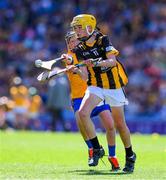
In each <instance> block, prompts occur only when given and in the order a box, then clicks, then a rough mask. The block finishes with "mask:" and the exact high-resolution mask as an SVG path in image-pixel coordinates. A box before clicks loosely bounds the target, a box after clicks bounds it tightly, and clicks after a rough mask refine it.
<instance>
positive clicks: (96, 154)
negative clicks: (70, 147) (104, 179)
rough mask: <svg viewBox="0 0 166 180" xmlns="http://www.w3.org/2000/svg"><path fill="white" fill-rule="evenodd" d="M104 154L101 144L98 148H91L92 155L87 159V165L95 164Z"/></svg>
mask: <svg viewBox="0 0 166 180" xmlns="http://www.w3.org/2000/svg"><path fill="white" fill-rule="evenodd" d="M104 155H105V151H104V149H103V147H102V146H101V147H100V149H93V156H92V158H90V159H89V161H88V165H89V166H97V165H98V162H99V159H100V158H102V157H103V156H104Z"/></svg>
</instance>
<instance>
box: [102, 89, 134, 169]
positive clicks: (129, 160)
mask: <svg viewBox="0 0 166 180" xmlns="http://www.w3.org/2000/svg"><path fill="white" fill-rule="evenodd" d="M104 95H105V98H106V102H108V103H109V104H110V106H111V110H112V116H113V119H114V122H115V126H116V128H117V130H118V131H119V134H120V137H121V140H122V142H123V144H124V147H125V152H126V164H125V168H124V169H123V171H125V172H133V171H134V164H135V160H136V155H135V153H134V152H133V150H132V145H131V139H130V131H129V129H128V127H127V125H126V122H125V116H124V105H125V104H126V103H127V101H126V97H125V95H124V92H123V90H122V89H116V90H104Z"/></svg>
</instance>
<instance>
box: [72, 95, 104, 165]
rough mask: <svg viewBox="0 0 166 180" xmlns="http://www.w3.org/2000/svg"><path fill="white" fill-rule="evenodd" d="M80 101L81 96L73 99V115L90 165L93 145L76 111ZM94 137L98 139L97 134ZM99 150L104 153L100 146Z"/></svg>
mask: <svg viewBox="0 0 166 180" xmlns="http://www.w3.org/2000/svg"><path fill="white" fill-rule="evenodd" d="M81 102H82V98H77V99H74V100H73V109H74V111H75V117H76V121H77V125H78V128H79V130H80V133H81V135H82V137H83V139H84V141H85V143H86V144H87V146H88V153H89V158H88V164H89V165H90V166H91V165H93V163H92V161H93V159H92V158H93V148H94V147H93V145H92V143H91V139H90V138H89V137H88V135H87V133H86V128H85V126H84V124H83V122H82V120H81V119H80V116H79V113H78V109H79V108H80V105H81ZM93 126H94V125H93ZM94 131H95V130H94ZM94 134H96V132H94ZM96 139H97V141H98V138H97V136H96ZM100 151H101V152H103V153H104V149H103V148H102V147H100Z"/></svg>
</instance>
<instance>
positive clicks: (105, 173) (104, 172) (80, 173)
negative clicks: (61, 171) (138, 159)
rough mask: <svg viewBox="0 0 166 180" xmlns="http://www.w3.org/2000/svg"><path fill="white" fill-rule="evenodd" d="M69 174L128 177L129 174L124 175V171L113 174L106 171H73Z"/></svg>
mask: <svg viewBox="0 0 166 180" xmlns="http://www.w3.org/2000/svg"><path fill="white" fill-rule="evenodd" d="M68 173H77V174H78V175H126V174H127V173H124V172H122V171H118V172H113V171H106V170H93V169H90V170H78V169H77V170H73V171H68Z"/></svg>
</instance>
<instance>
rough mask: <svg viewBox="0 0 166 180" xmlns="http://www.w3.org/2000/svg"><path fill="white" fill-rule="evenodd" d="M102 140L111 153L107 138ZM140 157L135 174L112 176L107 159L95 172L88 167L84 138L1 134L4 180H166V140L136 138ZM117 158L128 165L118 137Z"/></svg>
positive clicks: (0, 161)
mask: <svg viewBox="0 0 166 180" xmlns="http://www.w3.org/2000/svg"><path fill="white" fill-rule="evenodd" d="M99 139H100V141H101V143H102V144H103V145H104V147H105V150H106V152H107V145H106V140H105V135H103V134H99ZM132 142H133V147H134V150H135V151H136V153H137V157H138V158H137V163H136V169H135V172H134V173H133V174H127V175H126V174H123V173H122V171H120V172H119V173H112V172H110V164H109V162H108V160H107V157H104V158H103V160H104V162H105V165H104V164H103V163H102V162H101V161H100V162H99V165H98V166H97V167H95V168H89V167H88V166H87V148H86V146H85V144H84V142H83V141H82V138H81V136H80V134H77V133H76V134H73V133H67V134H65V133H37V132H11V131H8V132H0V179H58V180H62V179H63V180H74V179H75V180H81V179H85V180H97V179H98V180H104V179H109V180H110V179H132V180H134V179H155V180H156V179H166V136H159V135H149V136H142V135H132ZM117 156H118V158H119V161H120V165H121V167H123V165H124V149H123V145H122V143H121V141H120V138H119V136H117Z"/></svg>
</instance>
